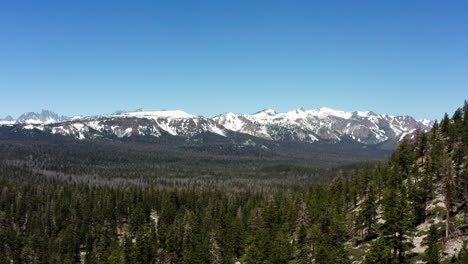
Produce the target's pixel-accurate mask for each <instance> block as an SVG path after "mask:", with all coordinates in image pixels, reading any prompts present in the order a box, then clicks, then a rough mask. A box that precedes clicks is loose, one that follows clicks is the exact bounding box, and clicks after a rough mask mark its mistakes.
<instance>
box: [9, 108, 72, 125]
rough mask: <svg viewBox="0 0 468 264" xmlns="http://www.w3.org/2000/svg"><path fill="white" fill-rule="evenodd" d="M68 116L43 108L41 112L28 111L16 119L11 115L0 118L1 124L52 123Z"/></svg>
mask: <svg viewBox="0 0 468 264" xmlns="http://www.w3.org/2000/svg"><path fill="white" fill-rule="evenodd" d="M66 119H67V117H65V116H59V115H58V114H56V113H54V112H52V111H49V110H42V111H41V112H40V113H34V112H27V113H24V114H22V115H20V116H19V117H18V118H17V119H16V120H15V119H13V118H12V117H11V116H7V117H5V118H4V119H0V125H13V124H33V125H39V124H51V123H56V122H60V121H63V120H66Z"/></svg>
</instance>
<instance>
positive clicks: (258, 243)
mask: <svg viewBox="0 0 468 264" xmlns="http://www.w3.org/2000/svg"><path fill="white" fill-rule="evenodd" d="M0 141H2V142H1V144H0V148H1V150H2V153H1V154H0V157H1V159H2V160H1V162H0V244H1V245H2V247H1V248H0V263H86V264H92V263H96V264H97V263H109V264H114V263H122V264H123V263H141V264H143V263H190V264H192V263H247V264H249V263H269V264H270V263H271V264H276V263H278V264H280V263H294V264H302V263H304V264H305V263H431V264H435V263H468V245H467V242H466V241H467V240H468V224H467V216H468V215H467V213H468V212H467V200H468V168H467V151H468V147H467V146H468V104H467V103H466V102H465V104H464V106H463V107H461V108H459V109H457V110H456V111H455V113H453V115H451V116H449V115H447V114H446V115H445V116H444V117H443V118H442V119H441V121H440V122H436V123H435V124H434V126H433V128H432V130H430V131H427V132H425V131H417V132H416V134H415V135H414V136H413V137H410V136H408V137H406V138H405V139H403V140H402V141H401V142H400V143H399V145H398V147H397V149H396V150H395V151H394V152H393V154H391V156H390V157H389V158H388V159H387V160H379V161H376V160H375V159H372V160H371V159H369V160H371V161H370V162H368V163H360V164H355V163H349V162H347V163H346V162H344V163H342V164H341V163H336V164H334V166H330V165H329V166H316V164H314V166H309V165H310V164H308V159H307V158H305V157H304V158H302V159H300V161H298V162H293V161H291V160H288V159H286V158H285V157H281V158H280V157H276V156H265V155H264V154H258V153H257V154H249V155H247V156H246V155H244V154H242V153H240V154H239V155H237V157H236V158H229V157H224V158H223V157H221V158H220V157H219V155H218V156H217V157H218V158H214V157H212V156H209V155H208V154H206V152H204V151H202V152H201V153H199V154H197V155H195V154H193V152H190V153H192V154H190V157H188V156H184V155H188V154H183V153H178V152H174V153H172V152H170V151H165V150H161V151H158V152H155V151H153V150H152V149H151V147H147V148H148V150H147V151H146V152H145V151H139V152H136V151H135V149H137V148H144V147H143V146H145V145H147V144H143V143H132V145H129V144H127V143H105V144H104V143H103V144H104V145H105V146H106V147H105V149H104V148H101V147H93V146H95V145H92V144H87V143H80V144H76V143H73V140H70V142H68V141H67V140H64V139H43V140H37V141H33V140H21V139H6V138H5V137H2V138H1V140H0ZM64 142H65V143H64ZM171 151H172V150H171ZM145 153H146V154H145ZM184 153H185V152H184ZM179 154H180V155H179ZM192 155H195V156H196V157H193V156H192ZM155 156H157V157H158V159H157V160H154V157H155ZM230 157H231V156H230Z"/></svg>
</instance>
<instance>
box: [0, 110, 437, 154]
mask: <svg viewBox="0 0 468 264" xmlns="http://www.w3.org/2000/svg"><path fill="white" fill-rule="evenodd" d="M0 126H3V127H11V128H13V129H14V130H15V131H19V130H23V131H24V130H39V131H42V132H46V133H50V134H58V135H63V136H72V137H74V138H76V139H95V138H117V139H118V138H129V137H137V136H150V137H158V138H160V137H165V136H176V137H183V138H186V139H187V140H190V139H191V138H194V137H195V136H199V135H202V134H212V135H215V136H219V137H224V138H230V137H233V136H235V135H238V134H242V135H249V136H251V137H252V138H258V139H264V140H269V141H289V142H290V141H293V142H307V143H314V142H318V141H323V142H330V143H336V142H340V141H343V140H348V141H351V142H356V143H360V144H364V145H377V144H385V143H388V142H389V143H392V144H396V142H398V141H399V140H401V139H402V138H403V137H404V136H406V135H409V134H412V133H414V132H416V130H418V129H422V130H427V129H429V128H430V127H431V126H432V122H431V121H429V120H415V119H414V118H413V117H411V116H407V115H405V116H392V115H386V114H376V113H374V112H372V111H366V112H362V111H354V112H346V111H341V110H335V109H331V108H326V107H322V108H318V109H312V110H305V109H304V108H297V109H294V110H292V111H288V112H284V113H278V112H276V111H275V110H272V109H266V110H263V111H260V112H257V113H254V114H251V115H248V114H236V113H225V114H220V115H217V116H215V117H213V118H206V117H203V116H199V115H193V114H189V113H186V112H184V111H181V110H173V111H143V110H138V111H134V112H125V111H118V112H115V113H113V114H110V115H96V116H75V117H71V118H69V117H65V116H60V115H58V114H56V113H54V112H52V111H47V110H42V112H41V113H33V112H28V113H24V114H22V115H21V116H19V117H18V118H17V119H13V118H12V117H11V116H7V117H6V118H4V119H0Z"/></svg>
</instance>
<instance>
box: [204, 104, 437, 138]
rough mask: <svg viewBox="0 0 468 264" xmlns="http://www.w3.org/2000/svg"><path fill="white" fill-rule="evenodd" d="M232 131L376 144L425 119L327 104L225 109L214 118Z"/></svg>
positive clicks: (401, 134)
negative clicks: (240, 110)
mask: <svg viewBox="0 0 468 264" xmlns="http://www.w3.org/2000/svg"><path fill="white" fill-rule="evenodd" d="M213 119H214V120H216V121H217V122H218V123H219V124H221V125H223V126H224V127H226V128H227V129H230V130H232V131H236V132H241V133H246V134H249V135H252V136H256V137H263V138H266V139H271V140H285V139H288V140H299V141H308V142H313V141H319V140H331V141H341V140H342V139H343V138H344V137H348V138H351V139H353V140H355V141H357V142H360V143H364V144H378V143H381V142H384V141H387V140H390V139H393V138H396V137H398V138H399V139H401V138H403V137H404V136H405V135H407V134H410V133H412V132H414V131H416V129H418V128H420V129H428V128H429V127H430V126H431V123H430V122H428V121H427V120H424V121H417V120H415V119H414V118H412V117H410V116H390V115H380V114H376V113H374V112H371V111H367V112H360V111H355V112H345V111H340V110H334V109H330V108H326V107H322V108H319V109H312V110H305V109H304V108H298V109H295V110H292V111H289V112H285V113H277V112H275V111H274V110H272V109H267V110H263V111H260V112H258V113H255V114H252V115H245V114H234V113H227V114H222V115H219V116H216V117H214V118H213Z"/></svg>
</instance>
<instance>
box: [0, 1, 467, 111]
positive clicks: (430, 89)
mask: <svg viewBox="0 0 468 264" xmlns="http://www.w3.org/2000/svg"><path fill="white" fill-rule="evenodd" d="M137 2H138V3H137ZM318 2H319V1H294V0H291V1H271V0H270V1H255V0H249V1H242V0H241V1H239V0H237V1H219V0H218V1H203V0H200V1H177V0H174V1H81V0H80V1H20V0H18V1H1V2H0V95H1V98H2V100H1V103H0V117H2V116H5V115H7V114H10V115H13V116H14V117H16V116H18V115H19V114H21V113H23V112H26V111H39V110H40V109H42V108H45V109H50V110H53V111H56V112H58V113H60V114H64V115H77V114H82V115H90V114H104V113H111V112H113V111H115V110H119V109H125V110H134V109H136V108H140V107H141V108H144V109H145V110H161V109H181V110H185V111H187V112H190V113H193V114H200V115H204V116H207V117H211V116H213V115H216V114H219V113H223V112H228V111H232V112H239V113H252V112H255V111H258V110H262V109H265V108H273V109H275V110H277V111H287V110H291V109H294V108H297V107H304V108H306V109H311V108H318V107H321V106H327V107H331V108H336V109H340V110H347V111H351V110H373V111H375V112H378V113H387V114H394V115H397V114H409V115H412V116H414V117H416V118H430V119H435V118H437V119H440V118H441V116H442V114H443V112H446V111H447V112H449V113H451V112H453V110H455V109H456V108H457V107H459V106H461V105H462V104H463V100H465V99H468V2H467V1H375V0H374V1H370V0H369V1H320V2H322V3H318Z"/></svg>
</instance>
